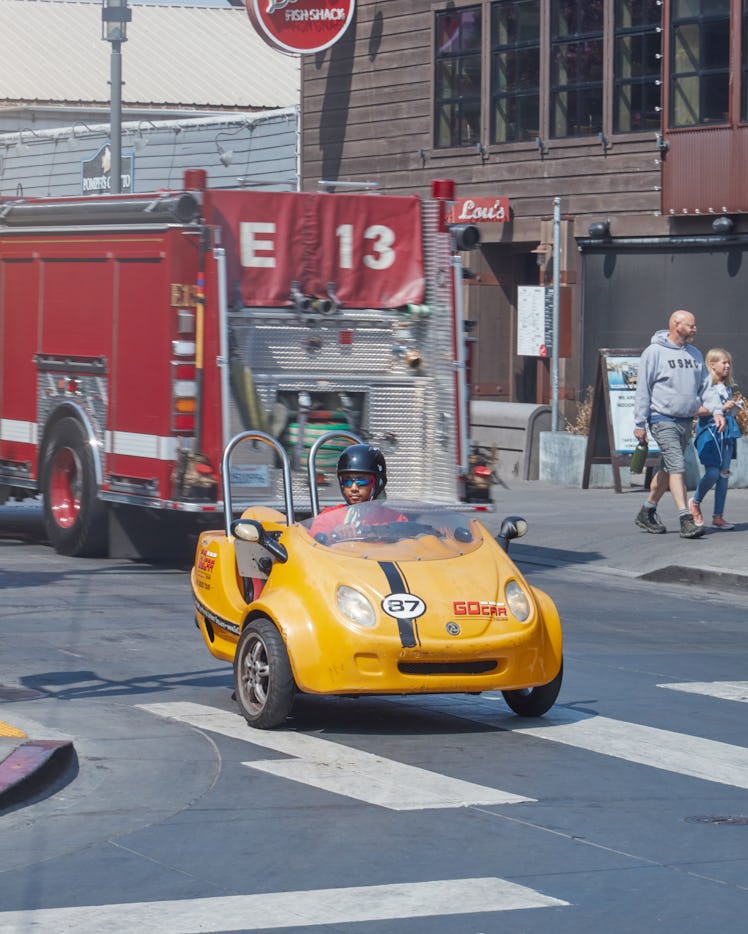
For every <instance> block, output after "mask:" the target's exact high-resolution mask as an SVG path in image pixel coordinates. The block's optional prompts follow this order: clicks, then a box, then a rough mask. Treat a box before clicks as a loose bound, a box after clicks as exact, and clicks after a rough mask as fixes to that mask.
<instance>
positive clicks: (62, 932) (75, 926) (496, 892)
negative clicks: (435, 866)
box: [0, 878, 569, 934]
mask: <svg viewBox="0 0 748 934" xmlns="http://www.w3.org/2000/svg"><path fill="white" fill-rule="evenodd" d="M568 904H569V903H568V902H564V901H561V900H559V899H557V898H550V897H548V896H546V895H541V894H540V892H536V891H535V890H534V889H531V888H527V887H526V886H524V885H517V884H516V883H513V882H507V881H505V880H504V879H496V878H480V879H446V880H439V881H434V882H418V883H401V884H397V885H372V886H357V887H353V888H337V889H317V890H310V891H301V892H272V893H268V894H259V895H232V896H227V897H223V898H201V899H184V900H179V901H168V902H167V901H162V902H135V903H130V904H127V903H126V904H121V905H86V906H84V907H82V908H46V909H43V910H39V911H6V912H0V931H3V932H4V934H15V932H18V934H20V932H26V931H34V932H35V934H102V932H106V934H132V932H133V931H139V930H140V931H158V934H184V932H185V931H203V932H212V931H259V930H264V931H270V930H273V929H276V928H294V927H304V926H306V925H342V924H354V923H356V924H359V923H364V922H367V921H384V920H392V919H400V918H429V917H437V916H446V915H463V914H471V913H473V912H481V913H482V912H495V911H517V910H520V909H528V908H549V907H560V906H566V905H568Z"/></svg>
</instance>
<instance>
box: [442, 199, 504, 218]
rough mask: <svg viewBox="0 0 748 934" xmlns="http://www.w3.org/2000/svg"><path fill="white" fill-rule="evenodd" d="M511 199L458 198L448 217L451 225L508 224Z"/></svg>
mask: <svg viewBox="0 0 748 934" xmlns="http://www.w3.org/2000/svg"><path fill="white" fill-rule="evenodd" d="M509 218H510V214H509V198H458V199H457V200H456V201H455V202H454V204H453V205H452V208H451V210H450V212H449V214H448V215H447V223H449V224H506V223H507V221H508V220H509Z"/></svg>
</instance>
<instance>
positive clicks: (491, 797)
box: [140, 703, 534, 811]
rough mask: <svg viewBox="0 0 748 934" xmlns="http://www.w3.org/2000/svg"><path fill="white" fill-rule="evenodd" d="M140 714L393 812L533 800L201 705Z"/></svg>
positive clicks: (276, 771) (277, 771) (153, 708)
mask: <svg viewBox="0 0 748 934" xmlns="http://www.w3.org/2000/svg"><path fill="white" fill-rule="evenodd" d="M140 709H141V710H147V711H148V712H149V713H154V714H157V715H158V716H160V717H166V718H168V719H171V720H178V721H180V722H181V723H189V724H190V725H192V726H196V727H199V728H200V729H203V730H208V731H209V732H213V733H220V734H221V735H223V736H230V737H232V738H233V739H241V740H244V741H245V742H247V743H252V745H254V746H262V747H263V748H264V749H272V750H273V751H274V752H280V753H283V754H284V755H286V756H290V757H291V758H290V759H272V760H267V761H254V762H245V763H244V765H246V766H248V767H249V768H252V769H257V770H258V771H262V772H268V773H271V774H273V775H279V776H282V777H284V778H288V779H291V780H292V781H296V782H302V783H303V784H305V785H311V786H313V787H315V788H322V789H324V790H325V791H329V792H332V793H333V794H338V795H345V796H346V797H348V798H355V799H356V800H357V801H366V802H368V803H369V804H376V805H379V806H380V807H385V808H389V809H390V810H394V811H412V810H419V811H420V810H424V809H425V808H455V807H468V806H469V805H476V804H517V803H519V802H524V801H533V800H534V799H533V798H525V797H522V796H520V795H515V794H512V793H511V792H508V791H501V790H500V789H498V788H488V787H486V786H485V785H476V784H474V783H473V782H466V781H462V780H461V779H458V778H450V777H449V776H447V775H440V774H438V773H437V772H430V771H428V770H426V769H420V768H417V767H415V766H412V765H405V764H403V763H402V762H395V761H393V760H391V759H385V758H383V757H382V756H375V755H372V754H371V753H368V752H361V751H360V750H358V749H351V748H350V747H349V746H343V745H341V744H340V743H333V742H331V741H330V740H325V739H320V738H319V737H317V736H308V735H306V734H304V733H293V732H288V731H285V730H277V731H270V730H255V729H252V728H251V727H249V726H247V723H246V721H245V720H244V718H243V717H242V716H241V715H240V714H238V713H230V712H228V711H225V710H216V709H214V708H212V707H205V706H202V705H200V704H191V703H171V704H170V703H167V704H141V705H140Z"/></svg>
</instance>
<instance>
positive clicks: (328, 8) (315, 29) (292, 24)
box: [245, 0, 356, 55]
mask: <svg viewBox="0 0 748 934" xmlns="http://www.w3.org/2000/svg"><path fill="white" fill-rule="evenodd" d="M245 5H246V7H247V13H248V14H249V18H250V20H251V22H252V25H253V26H254V28H255V29H256V30H257V32H258V33H259V34H260V36H261V37H262V38H263V39H264V40H265V42H267V44H268V45H270V46H272V47H273V48H274V49H278V50H279V51H280V52H287V53H288V54H291V55H309V54H311V53H313V52H321V51H322V50H323V49H327V48H329V47H330V46H331V45H333V44H334V43H336V42H337V41H338V39H340V37H341V36H342V35H343V33H344V32H345V31H346V29H347V28H348V24H349V23H350V21H351V19H352V17H353V11H354V9H355V7H356V3H355V0H245Z"/></svg>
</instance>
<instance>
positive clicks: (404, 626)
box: [379, 561, 418, 649]
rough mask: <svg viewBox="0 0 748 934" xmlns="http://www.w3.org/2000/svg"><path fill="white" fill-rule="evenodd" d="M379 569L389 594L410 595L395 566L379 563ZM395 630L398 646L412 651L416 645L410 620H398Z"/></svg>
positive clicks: (391, 563) (388, 562) (388, 563)
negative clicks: (398, 633)
mask: <svg viewBox="0 0 748 934" xmlns="http://www.w3.org/2000/svg"><path fill="white" fill-rule="evenodd" d="M379 567H380V568H381V569H382V570H383V571H384V576H385V577H386V578H387V583H388V584H389V585H390V593H410V590H409V589H408V582H407V581H406V580H405V577H404V576H403V574H402V572H401V571H400V568H399V567H398V566H397V565H396V564H394V563H393V562H392V561H380V562H379ZM397 628H398V630H399V632H400V644H401V645H402V647H403V648H404V649H412V648H415V646H417V645H418V640H417V639H416V635H415V631H414V624H413V620H412V619H399V620H398V621H397Z"/></svg>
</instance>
